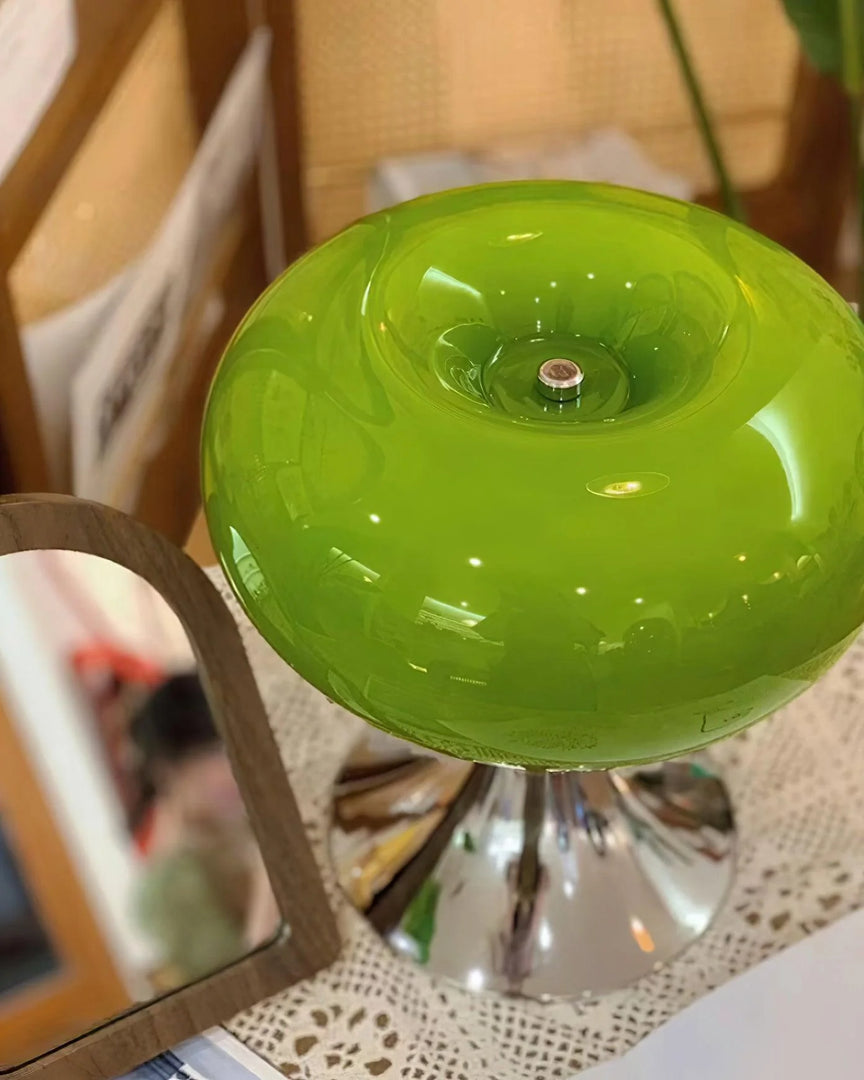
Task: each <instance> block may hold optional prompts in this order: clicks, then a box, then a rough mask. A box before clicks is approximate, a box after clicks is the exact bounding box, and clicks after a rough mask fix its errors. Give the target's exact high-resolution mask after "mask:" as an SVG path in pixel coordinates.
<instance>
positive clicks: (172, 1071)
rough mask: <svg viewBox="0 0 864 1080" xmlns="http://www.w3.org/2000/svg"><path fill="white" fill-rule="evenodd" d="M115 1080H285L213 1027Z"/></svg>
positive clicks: (219, 1029)
mask: <svg viewBox="0 0 864 1080" xmlns="http://www.w3.org/2000/svg"><path fill="white" fill-rule="evenodd" d="M117 1080H285V1078H284V1076H283V1074H282V1073H281V1072H279V1070H278V1069H275V1068H274V1067H273V1066H272V1065H269V1064H268V1063H267V1062H266V1061H264V1060H263V1059H262V1058H260V1057H258V1055H257V1054H255V1053H253V1052H252V1051H251V1050H250V1049H249V1048H248V1047H246V1046H244V1045H243V1043H241V1042H239V1041H238V1040H237V1039H235V1038H234V1036H233V1035H229V1033H228V1032H227V1031H225V1029H224V1028H213V1029H212V1030H210V1031H207V1032H205V1033H204V1034H203V1035H198V1036H196V1037H195V1038H194V1039H189V1041H188V1042H184V1043H181V1044H180V1045H179V1046H175V1047H174V1049H173V1050H166V1051H165V1053H164V1054H160V1055H159V1056H158V1057H156V1058H153V1060H152V1061H148V1062H147V1063H146V1064H144V1065H139V1066H138V1068H137V1069H133V1070H132V1072H130V1073H125V1074H124V1075H123V1076H121V1077H118V1078H117Z"/></svg>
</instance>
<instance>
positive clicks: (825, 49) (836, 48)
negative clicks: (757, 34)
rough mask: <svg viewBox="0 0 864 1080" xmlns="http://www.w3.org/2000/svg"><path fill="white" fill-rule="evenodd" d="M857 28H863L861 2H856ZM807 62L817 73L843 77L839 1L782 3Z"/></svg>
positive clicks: (792, 0)
mask: <svg viewBox="0 0 864 1080" xmlns="http://www.w3.org/2000/svg"><path fill="white" fill-rule="evenodd" d="M857 2H858V11H859V19H858V22H859V25H860V26H864V0H857ZM783 6H784V7H785V8H786V14H787V15H788V16H789V18H790V20H791V21H792V24H793V25H794V27H795V29H796V30H797V31H798V36H799V38H800V39H801V47H802V48H803V49H804V52H805V53H806V54H807V57H808V59H809V60H810V62H811V63H812V64H814V65H815V66H816V67H817V68H819V70H820V71H825V72H828V74H830V75H836V76H838V77H842V75H843V42H842V37H841V33H840V3H839V0H783Z"/></svg>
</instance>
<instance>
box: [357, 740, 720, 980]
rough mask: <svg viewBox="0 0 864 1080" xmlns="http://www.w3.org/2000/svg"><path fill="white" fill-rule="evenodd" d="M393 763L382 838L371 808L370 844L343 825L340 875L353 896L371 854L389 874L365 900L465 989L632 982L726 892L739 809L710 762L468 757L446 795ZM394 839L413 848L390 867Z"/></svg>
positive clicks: (668, 954)
mask: <svg viewBox="0 0 864 1080" xmlns="http://www.w3.org/2000/svg"><path fill="white" fill-rule="evenodd" d="M426 761H427V763H432V762H434V759H426ZM431 767H432V769H433V770H434V769H435V768H439V767H440V768H445V769H446V768H450V769H451V770H452V769H454V768H458V767H459V766H458V765H457V764H456V763H446V762H438V763H437V764H431ZM393 768H395V769H396V771H397V774H398V770H399V769H402V776H401V781H400V780H398V779H397V783H401V789H400V791H401V794H400V795H399V797H398V798H397V799H396V801H395V802H393V803H392V804H391V810H392V811H393V813H392V815H391V820H390V824H389V826H387V827H386V828H385V829H384V831H383V832H382V833H381V834H380V835H381V837H382V839H381V840H380V842H379V841H376V840H375V829H376V828H377V826H373V824H372V823H371V819H370V820H369V821H367V822H366V823H365V824H364V825H361V826H359V827H360V828H361V829H365V830H366V832H365V833H364V835H365V837H366V843H365V849H363V850H364V853H363V854H362V855H361V854H360V851H361V848H363V845H360V847H357V848H355V852H354V853H352V850H351V847H350V844H349V845H348V846H346V844H345V836H346V833H345V832H344V830H342V829H341V828H340V827H339V826H338V825H337V831H339V832H340V833H341V840H340V841H339V842H338V843H337V844H336V851H337V863H338V865H339V868H340V876H341V878H342V880H343V883H345V884H346V886H347V887H348V890H349V894H350V892H351V881H352V878H356V877H357V876H358V874H360V872H361V871H360V870H359V867H360V864H361V860H364V859H365V860H366V866H368V865H369V859H370V857H371V858H372V859H373V861H374V859H375V858H378V860H379V862H380V864H381V865H380V866H378V867H377V871H376V872H377V873H378V877H379V882H378V884H379V886H380V887H378V889H377V891H376V892H375V895H374V896H371V895H370V896H368V897H366V898H365V900H366V901H368V902H366V903H363V902H362V901H361V904H362V906H364V907H365V908H366V911H367V915H368V917H369V918H370V920H371V921H372V922H373V924H374V925H375V926H376V927H377V928H378V930H379V931H380V932H381V933H382V934H383V935H384V936H385V937H386V938H387V940H388V941H389V942H390V944H391V945H392V946H393V948H394V949H396V950H397V951H398V952H400V953H403V954H404V955H405V956H408V957H410V958H411V959H413V960H414V961H416V962H418V963H421V964H423V965H424V966H425V967H426V968H427V969H428V970H429V971H430V972H434V973H435V974H438V975H444V976H446V977H448V978H449V979H452V980H455V981H456V982H458V983H460V984H462V985H463V986H466V987H469V988H470V989H472V990H486V989H489V990H498V991H504V992H507V993H512V994H521V995H525V996H527V997H533V998H550V997H568V996H573V995H585V994H594V993H602V992H605V991H609V990H614V989H618V988H620V987H623V986H627V985H628V984H630V983H632V982H633V981H634V980H636V979H638V978H640V976H643V975H646V974H647V973H649V972H650V971H652V970H655V969H656V968H657V967H659V966H660V965H662V964H663V963H664V961H667V960H669V959H671V958H672V957H674V956H675V955H677V954H678V953H680V952H681V951H682V950H683V949H685V948H686V947H687V945H689V944H690V943H691V942H692V941H694V940H695V939H696V938H698V937H699V935H700V934H702V933H703V932H704V930H705V929H706V927H707V926H708V925H709V923H710V922H711V920H712V919H713V918H714V916H715V915H716V914H717V911H718V910H719V908H720V906H721V905H722V903H723V900H724V898H725V896H726V894H727V892H728V889H729V885H730V883H731V880H732V876H733V872H734V848H735V842H734V826H733V820H732V813H731V809H730V805H729V801H728V797H727V795H726V791H725V788H724V786H723V784H722V783H721V781H720V780H719V779H718V778H717V777H716V776H715V775H713V773H712V772H711V771H710V767H708V766H707V765H706V764H705V762H703V761H699V762H695V761H687V762H685V761H674V762H666V763H664V764H660V765H655V766H646V767H644V768H634V769H629V770H626V771H624V770H622V771H616V772H608V773H603V772H597V773H530V772H522V771H519V770H515V769H504V768H490V767H487V766H474V767H469V770H470V771H467V772H466V773H464V774H463V776H464V777H465V778H464V782H463V781H461V780H460V782H462V783H463V786H462V787H461V790H460V791H459V793H458V794H456V795H455V797H454V796H453V795H452V794H451V797H450V799H449V802H448V803H447V805H446V806H441V805H438V806H436V805H435V800H434V797H433V795H432V794H431V791H432V788H433V787H434V785H431V784H430V783H429V775H428V774H427V776H426V780H427V783H426V788H425V796H424V797H423V798H420V799H419V800H417V799H415V800H414V801H413V803H412V801H411V799H410V798H409V797H408V792H409V791H410V789H411V772H410V770H411V768H413V769H415V770H417V769H418V765H417V763H416V762H415V763H414V764H413V765H412V764H410V763H408V762H403V763H401V764H399V763H396V764H395V765H394V766H393ZM385 772H390V773H391V775H390V779H389V780H388V781H387V782H386V783H389V784H392V783H393V775H392V770H385ZM420 775H421V774H420V773H416V772H415V776H416V777H418V778H419V776H420ZM450 781H451V786H452V775H451V776H450ZM373 786H374V783H373ZM420 786H421V787H422V785H420ZM444 786H445V787H446V784H445V785H444ZM381 790H383V788H379V791H378V794H379V796H380V792H381ZM369 791H370V784H369V782H368V778H367V786H366V792H367V793H368V792H369ZM354 798H355V799H356V793H355V795H354ZM373 802H374V799H373ZM337 805H338V802H337ZM370 805H372V804H370ZM380 805H381V804H380V801H379V806H380ZM406 808H413V810H412V809H406ZM430 815H431V816H430ZM373 817H374V815H373ZM357 820H358V819H357V817H356V815H355V817H354V818H353V819H352V823H351V827H352V829H353V830H354V831H355V833H356V828H357V827H358V826H357V825H356V822H357ZM361 820H362V815H361ZM337 821H338V815H337ZM400 822H401V825H402V826H403V831H402V832H400ZM423 822H426V826H425V827H423V826H422V823H423ZM379 825H380V822H379ZM404 830H408V831H404ZM411 830H413V833H412V832H411ZM406 837H407V838H409V839H407V840H406V839H405V838H406ZM400 839H401V840H402V850H403V854H404V855H405V856H406V859H407V861H406V862H405V864H404V865H402V866H401V867H400V866H394V865H393V864H392V862H391V863H390V864H389V870H388V869H387V865H388V863H387V859H388V857H389V856H388V851H389V853H390V855H391V856H392V855H393V853H394V852H397V853H398V851H399V844H400ZM421 843H422V846H420V844H421ZM370 845H371V846H370ZM418 848H419V850H416V849H418ZM355 899H357V896H356V894H355Z"/></svg>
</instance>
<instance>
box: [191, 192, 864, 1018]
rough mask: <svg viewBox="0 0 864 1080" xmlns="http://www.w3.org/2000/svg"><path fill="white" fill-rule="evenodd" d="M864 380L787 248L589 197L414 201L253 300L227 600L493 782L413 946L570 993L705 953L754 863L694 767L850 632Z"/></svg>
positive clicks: (397, 911)
mask: <svg viewBox="0 0 864 1080" xmlns="http://www.w3.org/2000/svg"><path fill="white" fill-rule="evenodd" d="M862 359H864V331H862V327H861V325H860V323H859V321H858V319H857V318H856V317H855V315H854V314H853V313H852V312H851V311H850V309H849V307H848V306H847V305H846V304H845V303H844V301H843V300H842V299H841V297H839V296H838V295H837V294H836V293H834V292H833V291H832V289H831V288H829V286H828V285H827V284H826V283H825V282H824V281H823V280H822V279H821V278H819V277H818V276H817V275H816V274H815V273H814V272H813V271H811V270H810V269H808V267H806V266H805V265H804V264H802V263H801V262H799V261H798V260H797V259H796V258H794V257H793V256H792V255H790V254H789V253H788V252H786V251H784V250H783V249H781V248H780V247H778V246H777V245H776V244H774V243H772V242H770V241H769V240H767V239H765V238H764V237H762V236H759V235H758V234H756V233H754V232H752V231H750V230H749V229H747V228H746V227H744V226H742V225H740V224H737V223H735V222H733V221H731V220H729V219H727V218H725V217H723V216H721V215H719V214H716V213H713V212H711V211H708V210H705V209H701V208H699V207H696V206H692V205H689V204H686V203H682V202H677V201H674V200H670V199H665V198H660V197H657V196H654V195H649V194H645V193H643V192H637V191H631V190H627V189H624V188H615V187H608V186H603V185H593V184H590V185H589V184H579V183H573V182H534V181H530V182H522V183H507V184H497V185H488V186H482V187H476V188H467V189H462V190H458V191H452V192H446V193H443V194H440V195H433V196H430V197H425V198H421V199H418V200H415V201H413V202H410V203H405V204H403V205H401V206H399V207H396V208H394V209H391V210H387V211H385V212H382V213H379V214H376V215H374V216H372V217H369V218H366V219H364V220H361V221H359V222H358V223H356V224H354V225H352V226H351V227H350V228H348V229H346V230H345V231H344V232H342V233H341V234H339V235H338V236H336V237H334V238H333V239H332V240H330V241H328V242H327V243H325V244H324V245H322V246H321V247H319V248H317V249H316V250H314V251H312V252H311V253H309V254H307V255H306V256H304V257H303V258H302V259H300V261H299V262H297V263H296V264H295V265H294V266H292V267H291V268H290V269H289V270H288V271H287V272H286V273H285V274H284V275H283V276H282V277H281V278H279V280H278V281H276V282H275V284H273V285H272V286H271V287H270V289H269V290H268V291H267V292H266V293H265V294H264V296H263V297H262V298H261V299H260V300H259V301H258V303H257V304H256V305H255V307H254V308H253V309H252V310H251V312H250V313H249V315H248V316H247V317H246V319H245V321H244V322H243V323H242V325H241V326H240V328H239V330H238V331H237V333H236V334H235V335H234V338H233V340H232V341H231V343H230V345H229V347H228V350H227V352H226V355H225V357H224V359H223V361H222V364H221V367H220V368H219V371H218V373H217V375H216V378H215V381H214V384H213V388H212V391H211V394H210V399H209V403H208V408H207V415H206V419H205V426H204V436H203V477H204V479H203V483H204V496H205V506H206V515H207V520H208V524H209V528H210V531H211V536H212V539H213V542H214V545H215V549H216V551H217V552H218V555H219V558H220V560H221V563H222V566H223V568H224V570H225V572H226V574H227V576H228V578H229V580H230V582H231V585H232V586H233V588H234V590H235V591H236V593H237V595H238V597H239V599H240V601H241V603H242V604H243V606H244V608H245V610H246V611H247V613H248V614H249V616H250V618H251V620H252V622H253V623H254V624H255V625H256V626H257V627H258V629H259V630H260V631H261V633H262V634H263V635H264V637H265V638H266V639H267V640H268V641H269V642H270V643H271V644H272V645H273V646H274V648H275V649H276V650H277V651H278V652H279V653H280V654H281V656H282V657H284V658H285V660H287V661H288V663H289V664H291V665H292V667H294V668H295V669H296V670H297V671H298V672H299V673H300V674H301V675H302V676H303V677H304V678H306V679H307V680H308V681H309V682H311V683H312V684H313V685H314V686H316V687H317V688H318V689H319V690H320V691H321V692H322V693H324V694H326V695H327V696H328V697H329V698H331V699H332V700H333V701H335V702H338V703H339V704H340V705H341V706H344V707H345V708H346V709H348V710H351V711H352V712H354V713H356V714H358V715H359V716H361V717H363V718H364V719H366V720H367V721H369V723H371V724H373V725H375V726H377V727H379V728H382V729H384V731H386V732H389V733H390V734H392V735H396V736H399V737H401V738H402V739H406V740H409V741H411V742H412V743H414V744H419V745H420V746H422V747H426V748H429V749H431V750H432V751H435V752H437V753H439V754H446V755H453V756H455V757H458V758H462V759H466V760H469V761H472V762H478V763H482V764H480V765H478V766H477V768H476V769H475V771H474V772H473V773H472V775H471V777H470V779H469V780H468V782H467V783H466V785H465V788H464V789H463V791H462V792H461V793H460V795H459V796H458V797H457V798H456V800H455V801H454V803H453V804H452V806H451V807H450V810H449V812H448V813H447V815H446V817H445V820H444V821H443V822H442V824H441V826H440V827H439V829H438V830H436V832H435V834H433V836H432V837H430V839H429V843H428V845H426V847H425V848H424V849H423V850H421V851H419V852H418V853H417V855H416V856H415V858H414V859H413V860H412V861H411V862H410V863H409V864H408V865H407V866H406V867H405V868H404V869H403V870H402V871H401V873H400V874H398V875H397V877H396V879H395V880H394V882H393V883H392V886H391V887H390V888H389V889H388V890H387V896H386V897H385V899H386V901H387V902H386V903H385V905H384V907H385V908H386V910H387V912H389V914H387V916H386V918H385V917H379V918H378V919H376V923H377V924H378V925H379V927H380V928H381V929H382V930H383V931H384V932H385V933H386V935H387V937H388V938H389V940H390V942H391V943H392V944H393V945H394V946H395V947H396V948H398V949H399V950H400V951H402V952H404V953H406V954H408V955H410V956H412V957H414V958H415V959H416V960H417V961H419V962H422V963H424V964H425V965H426V966H427V967H428V968H429V970H430V971H432V972H435V973H438V974H442V975H445V976H447V977H449V978H450V979H455V980H457V981H459V982H461V983H462V984H463V985H465V986H468V987H471V988H473V989H485V988H491V989H498V990H504V991H508V992H511V993H520V994H524V995H527V996H533V997H538V998H546V997H550V996H556V995H572V994H578V993H588V992H600V991H604V990H609V989H613V988H616V987H619V986H622V985H625V984H626V983H628V982H629V981H631V980H633V979H635V978H638V977H639V976H640V975H642V974H645V973H646V972H648V971H650V970H651V969H652V968H655V967H656V966H657V965H658V964H662V963H663V962H664V961H666V960H668V959H669V958H670V957H672V956H674V955H675V954H676V953H678V952H679V951H680V950H681V949H682V948H684V947H685V946H686V945H687V943H688V942H689V941H691V940H693V939H694V938H695V937H696V936H698V935H699V934H700V933H702V932H703V931H704V930H705V928H706V927H707V926H708V924H709V923H710V921H711V918H712V917H713V915H714V914H715V913H716V911H717V910H718V908H719V906H720V905H721V904H722V902H723V898H724V896H725V894H726V892H727V889H728V886H729V883H730V880H731V876H732V873H733V863H734V843H733V829H732V816H731V811H730V808H729V804H728V800H727V798H726V795H725V790H724V788H723V786H722V784H721V782H720V781H719V779H718V778H717V777H716V776H715V775H714V774H713V771H712V770H711V768H710V766H707V765H706V764H705V761H704V758H703V757H702V756H700V754H699V753H698V752H699V751H701V750H702V749H703V748H704V747H705V746H706V745H707V744H709V743H711V742H712V741H714V740H716V739H719V738H721V737H723V736H726V735H731V734H733V733H734V732H737V731H740V730H741V729H743V728H745V727H747V726H748V725H749V724H751V723H753V722H754V721H755V720H758V719H759V718H761V717H763V716H765V715H767V714H768V713H770V712H772V711H774V710H776V709H778V708H779V707H780V706H782V705H784V704H785V703H786V702H788V701H790V700H791V699H792V698H794V697H795V696H796V695H797V694H798V693H800V692H801V691H802V690H804V689H805V688H807V687H808V686H809V685H811V684H812V683H813V681H814V680H815V679H817V678H818V677H819V675H820V674H821V673H822V672H824V671H825V670H826V669H827V668H828V667H829V665H830V664H831V663H832V662H833V661H834V660H836V659H837V657H838V656H840V654H841V653H842V652H843V650H844V649H845V648H846V647H847V645H849V644H850V642H851V641H852V639H853V638H854V636H855V633H856V631H857V629H858V627H859V625H860V624H861V623H862V621H864V366H862ZM683 755H691V757H690V758H687V757H682V756H683ZM692 755H695V757H694V756H692ZM669 759H676V760H675V761H670V760H669ZM656 762H661V763H665V764H660V765H659V766H658V765H651V764H650V763H656ZM489 766H493V767H489ZM379 914H380V913H379Z"/></svg>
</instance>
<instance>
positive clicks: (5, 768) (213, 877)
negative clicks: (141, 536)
mask: <svg viewBox="0 0 864 1080" xmlns="http://www.w3.org/2000/svg"><path fill="white" fill-rule="evenodd" d="M0 598H2V603H0V1072H4V1071H6V1070H8V1069H9V1068H11V1067H13V1066H15V1065H19V1064H21V1063H22V1062H24V1061H26V1060H29V1059H30V1058H32V1057H35V1056H37V1055H39V1054H41V1053H45V1052H47V1051H48V1050H50V1049H53V1048H54V1047H56V1046H59V1045H61V1044H63V1043H64V1042H67V1041H68V1040H69V1039H71V1038H74V1037H75V1036H77V1035H80V1034H81V1033H82V1032H83V1031H86V1030H88V1029H89V1028H91V1027H92V1026H94V1024H97V1023H98V1022H99V1021H101V1020H104V1019H107V1018H109V1017H111V1016H114V1015H116V1014H117V1013H118V1012H121V1011H123V1010H125V1009H128V1008H130V1007H132V1006H134V1005H135V1004H136V1003H140V1002H146V1001H150V1000H152V999H153V998H156V997H159V996H160V995H162V994H164V993H166V992H168V991H170V990H172V989H175V988H177V987H179V986H182V985H185V984H187V983H189V982H192V981H195V980H197V979H200V978H201V977H203V976H205V975H207V974H209V973H211V972H213V971H215V970H217V969H219V968H222V967H224V966H225V965H227V964H230V963H232V962H233V961H236V960H238V959H239V958H240V957H242V956H244V955H245V954H247V953H248V952H249V951H251V950H253V949H255V948H257V947H258V946H260V945H262V944H264V943H266V942H268V941H270V940H272V939H273V937H274V936H275V934H276V933H277V930H278V927H279V921H280V920H279V915H278V911H277V908H276V903H275V900H274V898H273V894H272V891H271V889H270V885H269V881H268V879H267V876H266V871H265V869H264V864H263V861H262V859H261V856H260V853H259V851H258V847H257V844H256V843H255V840H254V837H253V834H252V832H251V829H250V826H249V823H248V821H247V818H246V814H245V809H244V806H243V801H242V798H241V796H240V792H239V790H238V788H237V785H236V783H235V781H234V777H233V775H232V772H231V767H230V764H229V762H228V758H227V755H226V754H225V751H224V749H223V747H222V744H221V741H220V739H219V737H218V735H217V733H216V729H215V727H214V723H213V719H212V717H211V715H210V711H209V709H208V707H207V703H206V700H205V698H204V694H203V691H202V689H201V684H200V682H199V679H198V675H197V672H196V669H195V661H194V657H193V653H192V649H191V647H190V644H189V641H188V640H187V638H186V635H185V633H184V631H183V629H182V627H181V626H180V623H179V621H178V619H177V618H176V616H175V615H174V614H173V612H172V611H171V610H170V608H169V607H168V606H167V604H166V603H165V601H164V600H163V599H162V598H161V596H160V595H159V594H158V593H157V592H156V591H155V590H154V589H153V588H152V587H151V586H150V585H148V584H147V583H146V582H145V581H143V580H142V579H139V578H138V577H136V576H135V575H134V574H132V573H131V572H129V571H128V570H125V569H124V568H122V567H119V566H116V565H115V564H114V563H110V562H107V561H105V560H103V559H98V558H96V557H95V556H91V555H85V554H81V553H77V552H65V551H35V552H23V553H18V554H15V555H7V556H4V557H3V558H2V559H0Z"/></svg>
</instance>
